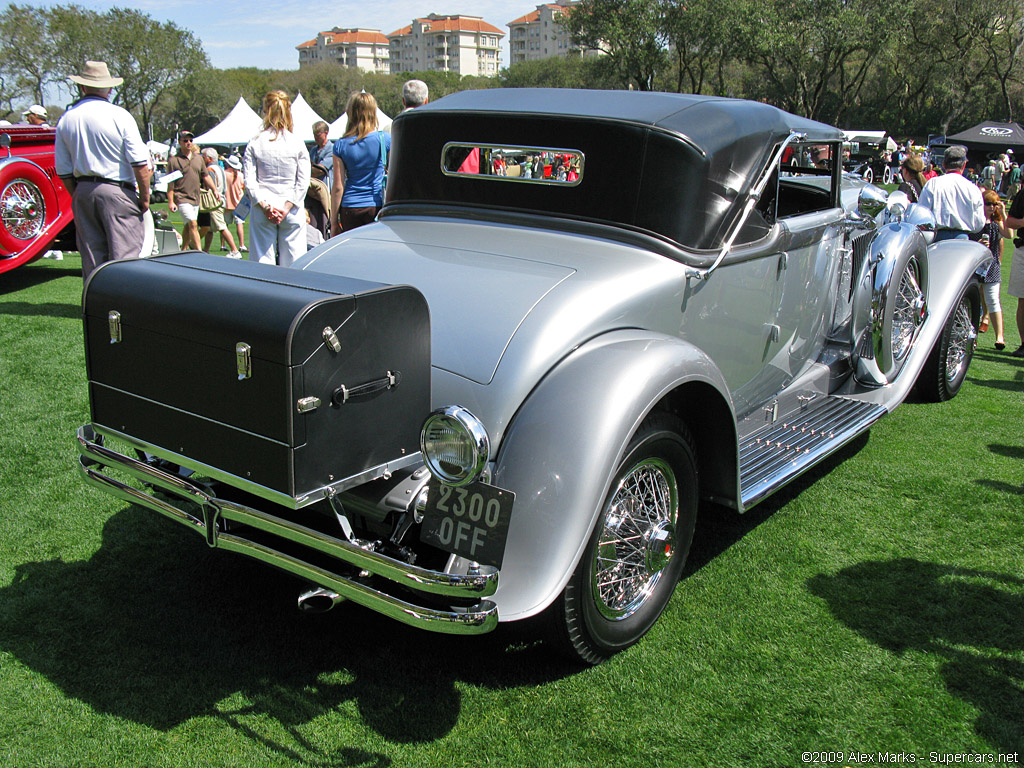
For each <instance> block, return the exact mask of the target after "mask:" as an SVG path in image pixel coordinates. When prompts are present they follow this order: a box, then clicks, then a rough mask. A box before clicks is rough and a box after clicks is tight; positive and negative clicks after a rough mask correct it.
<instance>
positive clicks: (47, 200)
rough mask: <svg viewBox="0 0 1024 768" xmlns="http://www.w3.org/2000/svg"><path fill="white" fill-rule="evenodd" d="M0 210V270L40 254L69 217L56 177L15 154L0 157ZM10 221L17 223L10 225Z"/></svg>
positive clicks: (66, 197)
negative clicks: (0, 218) (17, 223)
mask: <svg viewBox="0 0 1024 768" xmlns="http://www.w3.org/2000/svg"><path fill="white" fill-rule="evenodd" d="M0 209H2V210H0V213H2V214H3V222H2V223H0V272H7V271H9V270H12V269H14V268H15V267H20V266H21V265H22V264H27V263H29V262H30V261H33V260H35V259H37V258H39V257H40V256H42V255H43V253H44V252H45V251H46V250H47V248H48V247H49V246H50V244H51V243H52V242H53V240H54V239H55V238H56V237H57V235H59V234H60V232H61V230H62V229H63V228H64V227H65V226H67V225H68V223H69V222H70V221H71V219H72V215H71V199H70V196H69V195H68V194H67V191H66V190H65V189H64V185H63V184H62V183H61V182H60V180H59V179H56V177H54V178H51V177H50V175H49V174H47V172H46V170H45V169H44V168H42V167H41V166H39V165H38V164H36V163H35V162H33V161H32V160H30V159H28V158H26V157H19V156H17V155H15V156H12V157H8V158H5V159H3V160H0ZM14 221H18V222H21V224H20V225H19V226H18V227H13V226H12V222H14Z"/></svg>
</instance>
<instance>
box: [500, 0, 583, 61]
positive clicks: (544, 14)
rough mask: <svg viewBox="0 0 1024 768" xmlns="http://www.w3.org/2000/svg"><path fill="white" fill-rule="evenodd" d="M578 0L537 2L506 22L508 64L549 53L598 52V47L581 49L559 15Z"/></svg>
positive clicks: (549, 54)
mask: <svg viewBox="0 0 1024 768" xmlns="http://www.w3.org/2000/svg"><path fill="white" fill-rule="evenodd" d="M578 2H579V0H556V2H553V3H545V4H544V5H538V6H537V8H536V9H535V10H534V11H532V12H531V13H528V14H526V15H525V16H520V17H519V18H518V19H516V20H515V21H510V22H509V23H508V29H509V52H510V58H511V61H510V62H509V64H518V63H520V62H523V61H536V60H537V59H546V58H549V57H550V56H569V55H571V54H573V55H577V56H579V55H597V54H598V51H594V50H582V49H580V48H578V47H577V46H575V45H573V42H572V40H571V39H570V38H569V33H568V32H567V31H566V30H565V28H564V27H563V26H562V24H561V23H560V21H559V19H560V18H561V17H562V16H564V15H565V13H566V12H567V11H569V9H571V8H572V7H573V6H574V5H576V4H577V3H578Z"/></svg>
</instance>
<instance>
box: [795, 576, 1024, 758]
mask: <svg viewBox="0 0 1024 768" xmlns="http://www.w3.org/2000/svg"><path fill="white" fill-rule="evenodd" d="M808 587H809V589H810V591H811V593H812V594H814V595H817V596H818V597H820V598H822V599H824V600H825V601H826V602H827V603H828V605H829V608H830V609H831V611H832V613H833V615H834V616H835V617H836V618H837V619H839V620H840V621H842V622H843V623H844V624H846V625H847V626H848V627H850V628H851V629H853V630H854V631H856V632H857V633H859V634H860V635H862V636H863V637H865V638H867V639H868V640H870V641H871V642H872V643H874V644H875V645H877V646H879V647H881V648H884V649H886V650H888V651H891V652H892V653H894V654H897V655H902V654H903V653H906V652H912V651H917V652H921V653H927V654H930V655H933V656H935V657H938V658H939V659H941V660H942V661H943V664H942V668H941V674H942V678H943V680H944V681H945V684H946V687H947V688H948V690H949V692H950V693H951V694H952V695H953V696H956V697H957V698H960V699H963V700H964V701H966V702H969V703H970V704H971V705H972V706H973V707H975V708H976V709H977V711H978V718H977V720H976V722H975V728H976V730H977V732H978V734H979V735H980V736H981V737H982V738H984V739H986V740H987V741H988V742H989V743H990V744H991V745H992V746H993V747H994V748H996V749H998V751H1000V752H1002V753H1012V752H1020V751H1022V750H1024V722H1022V721H1021V718H1020V714H1021V712H1024V662H1022V661H1021V658H1022V656H1021V654H1022V652H1024V636H1022V635H1021V632H1020V628H1021V626H1024V579H1021V578H1020V577H1019V576H1014V575H1010V574H1007V573H999V572H995V571H982V570H975V569H971V568H962V567H957V566H951V565H942V564H939V563H929V562H921V561H919V560H914V559H911V558H901V559H896V560H885V561H874V562H862V563H857V564H856V565H853V566H850V567H848V568H844V569H843V570H841V571H839V572H838V573H837V574H835V575H834V576H829V575H824V574H821V575H818V576H815V577H814V578H812V579H810V580H809V582H808Z"/></svg>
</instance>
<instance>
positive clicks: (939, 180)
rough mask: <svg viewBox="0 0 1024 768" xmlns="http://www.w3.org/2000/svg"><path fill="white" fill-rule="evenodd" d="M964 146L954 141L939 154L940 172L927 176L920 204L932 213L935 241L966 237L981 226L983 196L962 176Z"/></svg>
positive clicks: (983, 224) (983, 220)
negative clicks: (941, 154)
mask: <svg viewBox="0 0 1024 768" xmlns="http://www.w3.org/2000/svg"><path fill="white" fill-rule="evenodd" d="M966 166H967V147H965V146H963V145H961V144H954V145H952V146H951V147H948V148H947V149H946V154H945V155H943V158H942V168H943V170H944V171H945V173H944V174H942V175H941V176H936V177H935V178H933V179H929V180H928V183H927V184H925V185H924V189H922V190H921V198H920V200H919V202H920V204H921V205H923V206H924V207H925V208H928V209H930V210H931V212H932V215H933V216H934V217H935V226H936V232H935V241H936V242H938V241H940V240H954V239H956V240H968V239H970V236H971V235H972V234H975V233H976V232H980V231H981V228H982V227H984V226H985V222H986V219H985V198H984V197H982V194H981V189H979V188H978V185H977V184H973V183H971V182H970V181H969V180H968V179H966V178H964V175H963V173H964V168H965V167H966Z"/></svg>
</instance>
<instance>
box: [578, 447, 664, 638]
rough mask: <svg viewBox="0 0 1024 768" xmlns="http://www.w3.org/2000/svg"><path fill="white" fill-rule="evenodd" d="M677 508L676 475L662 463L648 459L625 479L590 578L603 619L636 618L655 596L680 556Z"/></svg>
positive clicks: (609, 513)
mask: <svg viewBox="0 0 1024 768" xmlns="http://www.w3.org/2000/svg"><path fill="white" fill-rule="evenodd" d="M678 507H679V493H678V488H677V486H676V478H675V473H674V472H673V471H672V468H671V467H670V466H669V465H668V464H667V463H666V462H665V461H663V460H662V459H659V458H648V459H645V460H643V461H641V462H640V463H638V464H637V465H636V466H634V467H633V468H632V469H631V470H630V471H629V472H628V473H626V475H625V476H624V477H623V478H622V481H621V482H620V483H619V486H618V488H617V489H616V491H615V495H614V496H613V497H612V500H611V502H610V504H609V505H608V508H607V510H606V513H605V517H604V524H603V528H602V531H601V538H600V540H599V541H598V544H597V556H596V557H595V558H594V569H593V574H592V584H593V591H594V602H595V604H596V606H597V608H598V610H599V611H600V612H601V614H602V615H603V616H604V617H605V618H607V619H610V620H613V621H619V620H622V619H625V618H628V617H629V616H632V615H633V614H634V613H636V611H637V610H639V609H640V607H641V606H642V605H643V604H644V603H645V602H646V600H647V599H648V598H649V597H650V595H651V593H652V592H653V591H654V588H655V586H656V585H657V584H658V581H659V580H660V579H661V576H662V573H663V572H664V569H665V567H666V566H667V565H668V564H669V562H670V561H671V559H672V557H673V555H674V554H675V551H676V533H675V529H676V518H677V516H678Z"/></svg>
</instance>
